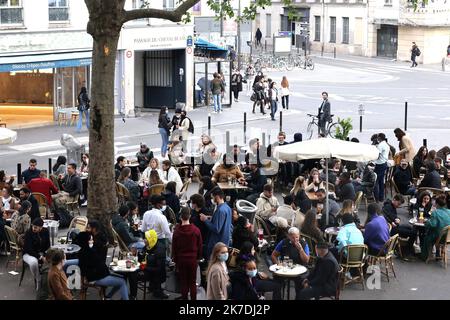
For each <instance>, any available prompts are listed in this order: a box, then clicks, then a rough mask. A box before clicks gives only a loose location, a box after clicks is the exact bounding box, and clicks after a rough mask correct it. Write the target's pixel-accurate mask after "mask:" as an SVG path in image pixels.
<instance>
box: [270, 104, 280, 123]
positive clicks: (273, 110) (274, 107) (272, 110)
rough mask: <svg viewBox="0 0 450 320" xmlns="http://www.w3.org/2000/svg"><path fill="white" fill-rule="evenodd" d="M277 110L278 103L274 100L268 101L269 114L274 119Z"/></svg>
mask: <svg viewBox="0 0 450 320" xmlns="http://www.w3.org/2000/svg"><path fill="white" fill-rule="evenodd" d="M277 110H278V103H277V102H276V101H275V100H272V101H270V116H271V117H272V120H275V113H276V112H277Z"/></svg>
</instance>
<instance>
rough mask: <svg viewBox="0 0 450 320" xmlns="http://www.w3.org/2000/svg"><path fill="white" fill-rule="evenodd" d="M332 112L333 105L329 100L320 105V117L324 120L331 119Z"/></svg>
mask: <svg viewBox="0 0 450 320" xmlns="http://www.w3.org/2000/svg"><path fill="white" fill-rule="evenodd" d="M330 114H331V105H330V102H329V101H328V100H326V101H325V100H324V101H323V102H322V104H321V105H320V107H319V118H320V119H321V120H324V121H328V120H329V119H330Z"/></svg>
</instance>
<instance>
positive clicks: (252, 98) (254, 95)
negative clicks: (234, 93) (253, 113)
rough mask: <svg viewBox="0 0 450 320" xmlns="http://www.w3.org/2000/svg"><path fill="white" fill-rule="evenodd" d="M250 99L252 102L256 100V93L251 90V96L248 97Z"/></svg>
mask: <svg viewBox="0 0 450 320" xmlns="http://www.w3.org/2000/svg"><path fill="white" fill-rule="evenodd" d="M250 100H251V101H253V102H255V101H256V93H254V92H253V94H252V96H251V97H250Z"/></svg>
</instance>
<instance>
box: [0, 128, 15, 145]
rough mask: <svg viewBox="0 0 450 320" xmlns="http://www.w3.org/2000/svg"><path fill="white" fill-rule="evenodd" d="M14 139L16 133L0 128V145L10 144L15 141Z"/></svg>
mask: <svg viewBox="0 0 450 320" xmlns="http://www.w3.org/2000/svg"><path fill="white" fill-rule="evenodd" d="M16 139H17V132H15V131H13V130H10V129H6V128H0V144H10V143H13V142H14V141H16Z"/></svg>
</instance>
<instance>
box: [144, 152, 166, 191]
mask: <svg viewBox="0 0 450 320" xmlns="http://www.w3.org/2000/svg"><path fill="white" fill-rule="evenodd" d="M152 174H153V178H156V174H157V175H158V180H157V181H160V180H161V179H160V177H162V175H163V171H162V170H161V169H160V166H159V160H158V159H157V158H152V159H151V160H150V163H149V164H148V167H147V168H145V170H144V172H142V174H141V178H140V179H139V184H143V183H144V182H149V181H150V180H151V179H152ZM153 181H155V180H153ZM160 183H162V182H158V183H157V184H160ZM153 184H156V183H152V182H150V185H153Z"/></svg>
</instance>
